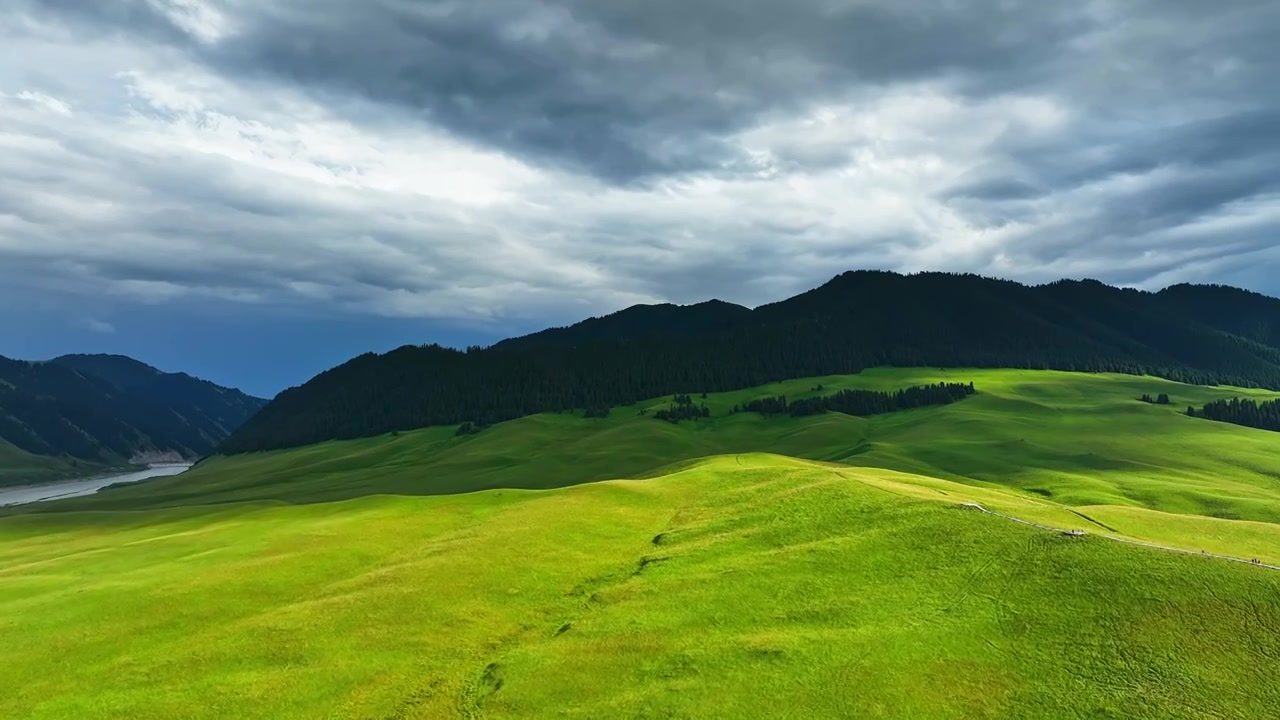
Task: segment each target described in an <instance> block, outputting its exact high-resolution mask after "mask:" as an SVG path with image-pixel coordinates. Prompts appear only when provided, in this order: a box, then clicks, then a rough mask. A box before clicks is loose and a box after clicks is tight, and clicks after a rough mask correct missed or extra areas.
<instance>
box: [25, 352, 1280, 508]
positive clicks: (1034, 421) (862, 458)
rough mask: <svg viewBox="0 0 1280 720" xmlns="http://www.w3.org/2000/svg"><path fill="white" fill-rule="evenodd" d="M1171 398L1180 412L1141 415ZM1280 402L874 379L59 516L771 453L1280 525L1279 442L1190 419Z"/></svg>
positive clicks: (1126, 383) (1046, 375)
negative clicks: (924, 399)
mask: <svg viewBox="0 0 1280 720" xmlns="http://www.w3.org/2000/svg"><path fill="white" fill-rule="evenodd" d="M936 381H951V382H955V381H965V382H967V381H973V382H975V384H976V386H977V388H978V391H979V392H978V394H977V395H976V396H974V397H971V398H968V399H966V400H964V401H962V402H959V403H956V404H954V405H949V406H946V407H939V408H924V409H919V410H912V411H907V412H902V413H896V414H892V415H884V416H879V417H874V418H853V417H848V416H844V415H838V414H828V415H822V416H817V417H808V418H796V419H792V418H764V417H761V416H758V415H751V414H739V415H728V412H729V410H730V409H731V408H732V407H733V406H734V405H735V404H740V403H743V402H745V401H746V400H749V399H752V398H754V397H761V396H768V395H779V394H785V395H788V396H789V397H793V398H794V397H804V396H807V395H811V394H812V393H811V392H810V388H812V387H813V386H815V385H816V384H818V383H821V384H823V385H824V386H825V388H826V390H824V392H831V391H833V390H836V389H841V388H846V387H864V388H871V389H881V390H888V389H894V388H900V387H904V386H908V385H915V384H922V383H928V382H936ZM1143 393H1150V394H1152V395H1157V394H1159V393H1168V394H1169V395H1170V396H1171V398H1172V401H1173V403H1174V404H1173V405H1171V406H1167V407H1162V406H1153V405H1148V404H1145V403H1142V402H1138V401H1137V400H1136V398H1138V397H1139V396H1140V395H1142V394H1143ZM1242 395H1252V396H1255V397H1273V396H1275V394H1274V393H1267V392H1261V391H1245V390H1240V389H1232V388H1209V387H1201V386H1190V385H1181V384H1178V383H1172V382H1169V381H1165V380H1159V379H1155V378H1141V377H1131V376H1126V375H1085V374H1077V373H1059V372H1045V371H1018V370H946V371H943V370H937V369H933V370H927V369H906V370H904V369H876V370H871V371H867V372H865V373H862V374H860V375H851V376H839V377H826V378H810V379H804V380H796V381H790V382H785V383H779V384H776V385H770V386H766V387H761V388H754V389H751V390H746V391H740V392H731V393H719V394H712V395H710V396H709V397H708V399H707V400H706V402H707V404H708V405H709V406H710V407H711V408H712V410H713V412H714V413H715V415H716V417H713V418H712V419H710V420H708V421H699V422H697V423H692V422H688V423H682V424H681V425H679V426H675V425H670V424H667V423H663V422H660V421H657V420H654V419H653V418H651V417H641V416H639V415H638V414H637V413H638V411H639V409H640V408H642V407H654V408H656V407H662V406H665V400H658V401H653V402H649V403H642V404H639V405H635V406H630V407H625V408H617V409H615V410H614V411H613V413H612V415H611V416H610V417H609V418H608V419H605V420H588V419H584V418H582V417H580V416H579V415H570V414H550V415H546V414H544V415H538V416H533V417H528V418H523V419H520V420H514V421H511V422H507V423H502V424H499V425H496V426H493V427H491V428H489V429H487V430H485V431H484V432H482V433H480V434H479V435H475V436H470V437H454V428H453V427H438V428H428V429H424V430H419V431H414V432H406V433H401V434H398V435H384V436H382V437H378V438H369V439H363V440H354V441H344V442H330V443H324V444H321V445H315V446H312V447H308V448H302V449H298V450H291V451H281V452H272V453H262V454H255V455H245V456H235V457H229V458H215V459H213V460H210V461H207V462H206V463H203V464H202V465H200V466H199V467H197V468H196V469H195V470H193V471H192V472H190V473H188V474H187V475H183V476H179V477H177V478H168V479H160V480H156V481H153V482H150V483H147V484H145V485H142V486H138V487H132V488H123V489H120V490H113V491H111V492H110V493H107V494H104V495H102V496H99V497H94V498H87V499H83V500H79V501H77V502H75V503H61V504H53V505H50V506H49V507H48V508H47V509H49V510H58V509H65V508H82V509H112V508H122V509H125V508H129V509H131V508H139V507H160V506H172V505H181V504H188V503H193V502H197V503H210V502H239V501H248V500H283V501H286V502H321V501H332V500H341V499H347V498H352V497H357V496H361V495H368V494H372V493H388V494H438V493H455V492H466V491H472V490H480V489H486V488H552V487H562V486H567V485H573V484H577V483H582V482H588V481H595V480H605V479H609V478H617V477H635V476H638V475H643V474H646V473H650V472H652V471H654V470H655V469H657V468H660V467H662V466H664V465H666V464H669V463H672V462H677V461H681V460H689V459H694V458H699V457H705V456H708V455H716V454H724V453H739V452H755V451H763V452H771V453H777V454H781V455H789V456H793V457H800V458H808V459H814V460H824V461H831V462H839V463H844V464H850V465H855V466H862V467H881V468H888V469H894V470H901V471H904V472H910V473H915V474H920V475H926V476H933V477H938V478H944V479H950V480H956V481H960V482H965V483H969V484H974V485H979V486H987V487H995V486H1000V487H1010V488H1015V489H1018V490H1020V491H1022V492H1025V493H1028V494H1034V495H1036V496H1040V497H1047V498H1050V499H1053V500H1056V501H1059V502H1062V503H1066V504H1070V505H1075V506H1096V505H1106V506H1117V507H1137V508H1151V509H1157V510H1163V511H1168V512H1175V513H1187V514H1197V515H1205V516H1212V517H1219V518H1226V519H1245V520H1254V521H1265V522H1280V480H1278V479H1280V453H1277V452H1276V451H1275V448H1276V446H1277V441H1278V440H1277V439H1278V438H1280V436H1277V435H1275V434H1274V433H1267V432H1263V431H1259V430H1251V429H1248V428H1242V427H1236V426H1231V425H1224V424H1219V423H1213V422H1208V421H1205V420H1198V419H1194V418H1188V417H1185V416H1184V415H1183V414H1181V413H1182V411H1184V410H1185V408H1186V406H1187V405H1189V404H1196V405H1200V404H1202V403H1204V402H1206V401H1208V400H1211V399H1215V398H1220V397H1235V396H1242Z"/></svg>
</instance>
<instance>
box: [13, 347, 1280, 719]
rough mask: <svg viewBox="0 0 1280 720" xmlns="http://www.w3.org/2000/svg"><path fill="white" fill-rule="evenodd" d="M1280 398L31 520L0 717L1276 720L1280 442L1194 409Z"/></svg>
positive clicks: (259, 456) (712, 445)
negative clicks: (1195, 414) (1188, 410)
mask: <svg viewBox="0 0 1280 720" xmlns="http://www.w3.org/2000/svg"><path fill="white" fill-rule="evenodd" d="M940 381H945V382H969V381H972V382H974V384H975V387H976V388H977V393H976V394H975V395H974V396H972V397H969V398H966V399H964V400H961V401H959V402H956V403H953V404H950V405H944V406H935V407H924V408H917V409H913V410H909V411H904V412H898V413H891V414H887V415H878V416H874V417H868V418H855V417H850V416H845V415H841V414H838V413H827V414H823V415H817V416H811V417H799V418H792V417H781V416H771V417H765V416H761V415H757V414H753V413H739V414H729V410H730V409H731V408H732V407H733V406H735V405H742V404H744V403H746V402H747V401H749V400H751V399H754V398H760V397H770V396H775V395H787V396H788V397H790V398H802V397H806V396H813V395H815V394H818V392H817V391H816V390H815V387H816V386H817V385H819V384H820V385H822V386H823V390H822V392H823V393H830V392H833V391H835V390H839V389H845V388H864V389H876V390H890V389H895V388H901V387H906V386H910V385H918V384H926V383H931V382H940ZM1161 393H1165V394H1168V395H1169V396H1170V397H1171V400H1172V403H1171V405H1168V406H1161V405H1153V404H1149V403H1146V402H1142V401H1140V400H1139V399H1138V398H1139V397H1141V396H1142V395H1144V394H1149V395H1152V396H1156V395H1159V394H1161ZM1276 396H1277V393H1273V392H1269V391H1264V390H1246V389H1240V388H1229V387H1217V388H1215V387H1205V386H1195V385H1182V384H1179V383H1174V382H1171V381H1168V380H1162V379H1157V378H1151V377H1134V376H1128V375H1107V374H1081V373H1064V372H1050V371H1028V370H983V369H951V370H938V369H922V368H915V369H909V368H908V369H893V368H880V369H876V370H870V371H867V372H864V373H861V374H859V375H844V376H824V377H818V378H807V379H801V380H792V381H786V382H783V383H777V384H773V385H767V386H761V387H755V388H751V389H747V390H739V391H733V392H725V393H712V394H709V395H708V397H707V398H706V399H705V402H706V403H707V405H708V407H709V408H710V409H711V410H712V417H711V418H708V419H703V420H697V421H689V422H683V423H679V424H672V423H669V422H664V421H660V420H656V419H654V417H653V416H652V413H649V414H645V415H642V414H640V413H641V411H642V410H653V409H657V408H660V407H665V406H666V405H667V403H668V402H669V398H654V399H650V400H647V401H644V402H641V403H637V404H634V405H631V406H626V407H616V408H613V410H612V412H611V413H610V415H609V417H607V418H604V419H596V418H584V417H582V413H581V412H576V413H553V414H541V415H534V416H530V417H524V418H520V419H517V420H512V421H509V422H505V423H501V424H498V425H495V426H492V427H489V428H486V429H484V430H483V431H481V432H479V433H478V434H475V435H468V436H458V435H456V433H455V427H433V428H426V429H422V430H416V431H412V432H403V433H395V434H388V435H384V436H381V437H376V438H364V439H358V440H348V441H335V442H328V443H322V444H318V445H315V446H311V447H306V448H298V449H292V450H282V451H273V452H267V453H256V454H246V455H236V456H230V457H215V458H211V459H209V460H207V461H205V462H203V463H201V464H200V465H198V466H197V467H196V468H195V469H194V470H192V471H190V472H189V473H187V474H184V475H180V476H176V477H173V478H162V479H156V480H153V481H148V482H145V483H142V484H139V485H134V486H124V487H119V488H113V489H110V490H107V491H105V492H103V493H100V494H99V495H96V496H90V497H84V498H74V499H68V500H61V501H56V502H51V503H41V504H39V505H35V506H29V507H25V508H11V509H8V510H6V511H4V512H0V664H2V665H3V666H4V667H6V668H9V669H10V672H7V673H6V674H5V675H4V676H3V679H0V717H30V718H62V717H77V718H90V719H91V718H114V717H138V718H171V717H183V718H202V717H208V718H214V717H245V718H252V717H262V718H291V717H293V718H311V717H317V716H323V717H343V718H346V717H352V718H370V717H371V718H432V719H434V718H504V717H512V718H515V717H521V718H524V717H582V718H598V717H691V718H702V717H705V718H738V717H796V718H813V717H886V718H906V717H910V718H983V717H989V718H1001V719H1003V718H1046V719H1052V720H1057V719H1059V718H1075V717H1079V718H1126V719H1128V718H1153V719H1154V718H1242V719H1244V718H1258V717H1267V716H1268V715H1267V713H1269V712H1271V710H1272V709H1273V708H1275V707H1277V706H1280V691H1278V690H1277V689H1276V686H1275V683H1274V682H1272V678H1271V675H1272V674H1273V673H1272V668H1273V666H1274V661H1275V659H1276V658H1277V657H1280V571H1277V570H1274V569H1272V568H1271V566H1280V453H1277V452H1275V448H1276V443H1277V438H1280V435H1276V434H1275V433H1271V432H1266V431H1262V430H1255V429H1251V428H1246V427H1241V426H1236V425H1230V424H1225V423H1216V422H1211V421H1208V420H1202V419H1198V418H1192V417H1187V416H1186V415H1185V414H1184V413H1183V412H1180V409H1185V407H1186V406H1187V405H1190V404H1195V405H1200V404H1203V403H1206V402H1209V401H1212V400H1214V399H1220V398H1230V397H1252V398H1256V399H1268V398H1272V397H1276ZM698 402H704V401H703V400H702V399H701V398H699V399H698ZM788 456H789V457H788ZM619 478H626V479H619ZM975 506H976V507H975ZM1066 531H1073V532H1081V533H1084V534H1083V535H1082V536H1073V535H1069V534H1066ZM1253 560H1257V561H1258V562H1259V563H1260V564H1257V565H1255V564H1253V563H1252V561H1253Z"/></svg>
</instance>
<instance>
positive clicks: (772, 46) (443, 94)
mask: <svg viewBox="0 0 1280 720" xmlns="http://www.w3.org/2000/svg"><path fill="white" fill-rule="evenodd" d="M46 9H52V10H55V11H59V12H62V13H65V14H67V15H69V16H70V17H73V18H75V19H76V20H77V21H78V22H79V23H81V25H85V24H93V23H97V24H98V25H106V26H112V27H115V28H133V29H136V30H137V31H139V32H142V33H147V34H150V35H151V36H153V37H159V38H161V39H166V40H170V41H173V40H174V39H175V38H177V37H185V36H184V35H182V33H181V30H179V29H178V28H177V27H176V25H175V24H174V22H173V21H172V20H171V19H170V18H169V16H167V15H166V14H165V13H162V12H160V11H158V10H157V9H156V6H155V5H154V4H152V3H149V2H144V1H143V0H122V2H119V3H106V4H103V3H96V2H87V1H86V0H57V2H56V3H54V4H52V5H49V6H47V7H46ZM234 22H235V26H236V31H235V32H234V33H233V34H231V35H229V36H228V37H227V38H226V39H225V40H223V41H220V42H214V43H209V44H202V43H200V42H198V41H196V40H193V39H187V40H186V41H185V44H188V45H189V46H190V49H191V51H192V52H193V53H196V54H198V55H199V56H200V57H202V58H204V59H205V61H207V62H209V63H211V64H213V65H216V66H218V67H220V68H222V69H223V70H224V71H226V72H229V73H232V74H235V75H239V76H243V77H257V78H262V79H266V80H269V81H270V82H286V83H296V84H299V85H301V86H303V87H306V88H309V89H312V90H314V91H316V92H323V93H329V94H330V95H333V94H338V95H350V96H357V97H361V98H364V99H368V100H372V101H375V102H378V103H383V104H386V105H388V106H392V107H396V108H399V109H401V110H403V111H407V112H410V113H416V114H418V115H419V116H420V117H421V118H423V119H425V120H428V121H430V122H433V123H439V124H442V125H444V126H445V127H448V128H449V129H451V130H452V131H454V132H456V133H458V134H460V135H463V136H466V137H470V138H472V139H474V140H477V141H479V142H482V143H485V144H490V145H496V146H499V147H502V148H504V149H506V150H508V151H511V152H514V153H517V154H521V155H530V156H533V157H537V158H540V159H542V160H549V161H554V162H561V163H566V164H569V165H571V166H576V167H580V168H584V169H587V170H589V171H590V172H592V173H595V174H597V175H600V176H604V177H609V178H614V179H619V180H627V179H633V178H637V177H642V176H651V175H660V174H665V173H671V172H680V171H687V170H692V169H703V168H709V167H716V166H720V165H724V164H727V163H732V162H733V161H734V156H733V151H732V149H731V148H729V147H727V146H726V145H725V143H724V142H723V137H724V136H725V135H726V134H728V133H731V132H732V131H734V130H736V129H740V128H742V127H746V126H749V125H750V124H752V123H753V122H755V121H756V120H757V119H759V118H760V117H761V116H763V115H767V114H771V113H778V112H780V111H784V110H786V109H788V108H796V107H800V106H803V105H806V104H808V103H812V102H814V101H819V100H822V99H825V98H842V97H844V96H846V95H848V94H850V93H856V92H857V91H858V90H859V89H861V88H863V87H865V86H867V85H878V84H884V83H893V82H900V81H915V80H932V79H937V78H940V77H942V78H955V79H957V80H962V81H965V82H967V84H968V85H970V86H972V87H975V88H977V87H982V88H984V89H985V90H986V91H990V92H999V91H1003V90H1005V89H1007V87H1008V86H1009V85H1010V84H1013V83H1016V82H1020V81H1021V80H1020V79H1021V78H1025V77H1027V76H1028V75H1029V74H1031V73H1034V72H1035V71H1037V70H1038V69H1042V68H1043V67H1045V66H1046V65H1047V64H1049V63H1050V62H1052V61H1054V60H1055V58H1056V57H1057V56H1058V55H1057V54H1058V53H1059V52H1061V51H1062V48H1063V47H1064V46H1065V45H1066V44H1067V43H1069V42H1070V41H1071V40H1072V39H1073V38H1075V37H1078V36H1079V35H1080V34H1082V33H1085V32H1088V31H1089V29H1090V27H1091V24H1092V21H1091V20H1090V19H1089V18H1087V17H1084V16H1082V15H1080V14H1079V13H1075V12H1071V11H1067V10H1055V9H1052V8H1049V7H1047V6H1045V5H1044V4H1041V3H1008V2H996V1H995V0H990V1H985V0H984V1H983V2H979V3H976V4H975V3H968V4H964V6H963V7H961V6H959V5H953V6H950V7H948V6H941V5H939V6H927V7H926V6H914V7H912V6H910V5H909V4H896V3H832V2H828V1H825V0H801V1H799V2H793V3H776V2H740V1H730V0H702V1H700V2H683V1H682V2H674V1H671V0H663V1H661V2H644V3H640V2H609V3H598V2H579V1H576V0H566V1H564V2H559V3H555V2H546V3H531V2H525V1H524V0H519V1H517V0H489V1H487V2H465V3H463V2H431V1H422V2H408V1H405V0H370V1H368V2H360V3H352V2H346V1H345V0H321V1H319V2H296V1H292V0H291V1H289V2H283V3H256V4H249V3H246V4H243V5H237V6H235V8H234ZM1014 58H1016V61H1014V62H1011V59H1014Z"/></svg>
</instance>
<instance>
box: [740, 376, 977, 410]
mask: <svg viewBox="0 0 1280 720" xmlns="http://www.w3.org/2000/svg"><path fill="white" fill-rule="evenodd" d="M974 392H975V389H974V387H973V383H968V384H964V383H938V384H935V385H918V386H916V387H909V388H906V389H903V390H898V391H896V392H877V391H875V390H841V391H840V392H838V393H835V394H833V395H826V396H823V397H814V398H803V399H800V400H792V401H790V402H788V401H787V398H786V397H783V396H779V397H770V398H760V399H758V400H752V401H751V402H749V403H747V404H746V405H744V406H742V407H741V408H737V410H738V411H740V412H755V413H760V414H761V415H784V414H785V415H790V416H792V417H804V416H806V415H820V414H822V413H825V412H838V413H844V414H845V415H855V416H858V417H869V416H871V415H883V414H884V413H891V412H897V411H899V410H910V409H912V408H918V407H926V406H929V405H949V404H950V403H953V402H956V401H957V400H963V399H964V398H967V397H969V396H970V395H972V394H973V393H974Z"/></svg>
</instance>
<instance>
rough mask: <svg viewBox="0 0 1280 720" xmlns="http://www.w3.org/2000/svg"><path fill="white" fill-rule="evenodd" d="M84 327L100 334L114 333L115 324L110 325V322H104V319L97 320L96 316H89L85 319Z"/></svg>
mask: <svg viewBox="0 0 1280 720" xmlns="http://www.w3.org/2000/svg"><path fill="white" fill-rule="evenodd" d="M85 327H86V328H88V329H89V330H91V331H93V332H96V333H99V334H101V335H114V334H115V332H116V326H115V325H112V324H111V323H109V322H106V321H104V320H98V319H96V318H89V319H88V320H86V321H85Z"/></svg>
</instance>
